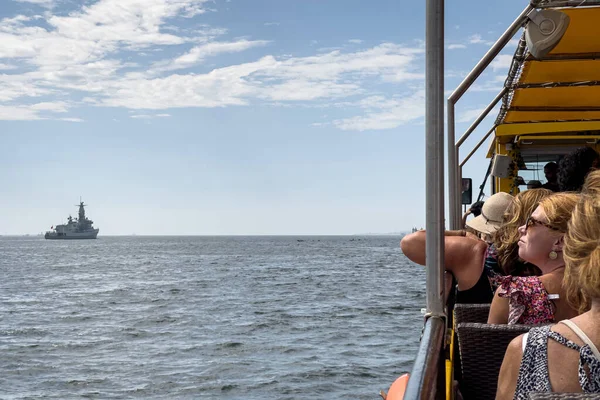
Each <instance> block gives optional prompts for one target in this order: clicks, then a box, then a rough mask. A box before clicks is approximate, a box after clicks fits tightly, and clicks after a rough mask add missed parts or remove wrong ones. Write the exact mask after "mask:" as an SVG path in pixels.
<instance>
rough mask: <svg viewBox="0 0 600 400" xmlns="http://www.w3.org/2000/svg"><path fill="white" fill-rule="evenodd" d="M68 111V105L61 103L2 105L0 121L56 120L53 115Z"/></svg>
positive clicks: (0, 107)
mask: <svg viewBox="0 0 600 400" xmlns="http://www.w3.org/2000/svg"><path fill="white" fill-rule="evenodd" d="M67 110H68V105H67V104H66V103H64V102H60V101H57V102H42V103H36V104H31V105H3V104H0V120H5V121H33V120H40V119H54V118H53V116H52V113H56V112H58V113H64V112H67ZM63 119H64V118H63Z"/></svg>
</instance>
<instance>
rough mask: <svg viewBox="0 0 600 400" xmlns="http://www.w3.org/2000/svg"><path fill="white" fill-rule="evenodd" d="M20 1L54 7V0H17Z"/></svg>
mask: <svg viewBox="0 0 600 400" xmlns="http://www.w3.org/2000/svg"><path fill="white" fill-rule="evenodd" d="M15 1H16V2H18V3H32V4H37V5H40V6H42V7H47V8H52V7H53V6H54V0H15Z"/></svg>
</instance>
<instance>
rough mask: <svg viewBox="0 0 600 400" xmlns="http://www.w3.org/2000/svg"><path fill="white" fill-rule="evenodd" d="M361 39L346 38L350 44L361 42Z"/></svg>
mask: <svg viewBox="0 0 600 400" xmlns="http://www.w3.org/2000/svg"><path fill="white" fill-rule="evenodd" d="M362 42H363V41H362V40H361V39H350V40H348V43H352V44H361V43H362Z"/></svg>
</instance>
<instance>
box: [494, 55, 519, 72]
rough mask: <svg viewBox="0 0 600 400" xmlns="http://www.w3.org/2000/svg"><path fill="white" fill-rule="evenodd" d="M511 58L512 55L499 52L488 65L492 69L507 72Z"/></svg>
mask: <svg viewBox="0 0 600 400" xmlns="http://www.w3.org/2000/svg"><path fill="white" fill-rule="evenodd" d="M512 59H513V56H512V55H508V54H500V55H499V56H496V58H495V59H494V61H492V63H491V64H490V66H491V67H492V69H493V70H494V71H497V70H499V69H500V70H504V71H507V72H508V68H509V67H510V64H511V63H512Z"/></svg>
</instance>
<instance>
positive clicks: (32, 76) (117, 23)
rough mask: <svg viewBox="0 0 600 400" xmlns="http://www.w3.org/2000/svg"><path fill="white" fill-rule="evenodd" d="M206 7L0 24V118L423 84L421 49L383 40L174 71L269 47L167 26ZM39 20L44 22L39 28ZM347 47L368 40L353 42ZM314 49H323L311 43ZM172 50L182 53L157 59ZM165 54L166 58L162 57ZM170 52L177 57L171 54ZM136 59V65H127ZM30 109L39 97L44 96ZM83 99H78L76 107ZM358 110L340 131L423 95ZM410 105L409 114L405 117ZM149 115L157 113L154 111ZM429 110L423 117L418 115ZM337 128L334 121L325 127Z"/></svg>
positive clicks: (138, 8) (135, 0)
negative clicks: (358, 47) (78, 108)
mask: <svg viewBox="0 0 600 400" xmlns="http://www.w3.org/2000/svg"><path fill="white" fill-rule="evenodd" d="M206 3H208V0H127V1H125V0H98V1H96V2H94V3H90V4H88V5H83V6H79V7H78V8H77V9H76V10H74V11H71V12H70V13H68V14H65V13H64V12H63V13H62V14H61V15H53V12H52V11H48V12H46V13H45V14H44V15H43V16H34V17H30V16H23V15H17V16H15V17H12V18H5V19H3V20H0V43H2V46H0V58H5V59H6V60H3V61H4V62H6V63H5V64H0V69H9V68H12V66H13V65H14V66H16V67H17V68H16V69H17V71H18V73H17V72H16V73H13V74H11V75H7V74H0V107H2V108H1V109H0V120H2V119H21V120H23V119H33V120H34V119H60V120H64V121H73V122H76V121H77V122H79V120H80V118H76V117H71V116H69V115H66V116H61V118H57V117H56V114H64V113H67V112H68V111H70V110H71V109H72V108H73V107H75V106H76V105H85V106H87V107H100V106H104V107H120V108H128V109H131V110H138V111H136V112H135V113H133V115H131V116H130V117H131V118H134V119H135V118H137V119H149V118H164V117H168V116H170V114H167V113H164V112H163V113H160V112H159V110H168V109H172V108H178V107H225V106H232V105H235V106H243V105H247V104H252V103H257V102H262V103H264V102H266V103H269V104H277V105H289V104H292V103H293V104H295V105H305V106H311V107H314V106H326V105H328V104H329V102H331V101H333V100H336V101H340V100H343V99H347V98H349V97H350V96H366V97H367V98H368V99H370V100H369V101H370V102H373V101H374V100H373V99H374V98H373V97H372V94H373V93H372V92H371V91H370V89H368V88H370V87H371V85H372V84H373V83H374V84H375V85H387V86H389V85H390V84H394V85H397V84H406V83H410V82H415V81H416V82H421V81H422V79H423V67H422V61H423V54H424V48H423V46H422V45H416V46H414V47H409V46H403V45H399V44H394V43H383V44H380V45H378V46H375V47H371V48H367V49H361V50H357V51H342V50H339V49H336V50H334V51H329V52H326V53H323V54H316V55H311V56H303V57H298V56H292V55H281V56H276V55H263V56H262V57H260V58H252V59H251V60H250V61H246V62H241V63H238V64H234V65H229V66H222V67H219V68H215V69H213V70H211V71H210V72H205V73H174V72H173V71H178V70H181V69H184V68H189V67H194V66H196V65H199V64H201V63H202V62H203V61H204V60H205V59H206V58H207V57H212V56H218V55H221V54H224V53H238V52H242V51H245V50H248V49H251V48H258V47H264V46H266V45H267V44H268V43H270V42H269V41H267V40H252V39H237V40H230V41H224V40H216V38H217V36H220V35H224V34H226V33H227V31H226V30H225V29H222V28H213V27H208V26H204V25H202V26H200V25H195V27H196V28H197V27H200V28H197V29H196V28H195V29H196V30H192V29H184V28H180V27H170V26H169V25H168V23H169V21H171V20H172V19H173V18H175V17H190V16H192V15H198V14H201V13H202V12H204V11H206V9H205V8H203V7H204V6H205V5H206ZM38 20H40V21H38ZM349 43H355V44H359V43H362V42H361V41H360V40H359V39H351V40H350V41H349ZM314 44H317V42H316V41H314ZM167 46H175V47H172V49H174V50H177V51H178V52H179V53H178V54H176V55H174V56H172V57H171V58H168V59H164V60H162V61H160V62H158V63H157V62H154V63H152V61H147V60H151V57H139V56H138V57H135V58H132V57H134V56H136V55H139V54H140V53H144V54H146V55H152V54H156V53H154V52H155V51H161V50H163V49H165V48H167ZM165 54H166V52H165ZM171 54H172V53H171ZM131 59H133V60H135V61H136V62H131V61H129V60H131ZM42 97H43V101H39V100H38V102H37V103H35V104H31V99H32V98H40V99H42ZM73 99H77V100H73ZM387 101H389V102H386V101H383V100H378V102H377V103H376V104H374V105H373V104H371V105H368V104H367V103H364V102H362V103H356V101H355V100H353V103H354V104H355V105H354V106H353V107H355V108H357V110H358V112H360V113H363V114H365V113H366V114H365V115H358V116H356V117H352V118H347V119H343V118H342V119H338V120H336V121H334V122H333V125H335V126H337V127H339V128H341V129H358V130H363V129H384V128H386V127H393V126H398V124H402V123H406V122H407V121H412V120H413V119H415V118H418V117H419V115H420V114H419V113H417V112H416V111H415V109H414V107H415V106H414V104H416V103H419V101H420V97H418V96H417V97H415V95H411V96H409V97H408V98H407V99H401V98H392V99H390V100H387ZM401 108H404V111H402V110H401ZM150 110H156V111H155V113H152V112H151V111H150ZM421 113H422V112H421ZM324 123H330V122H324Z"/></svg>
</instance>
